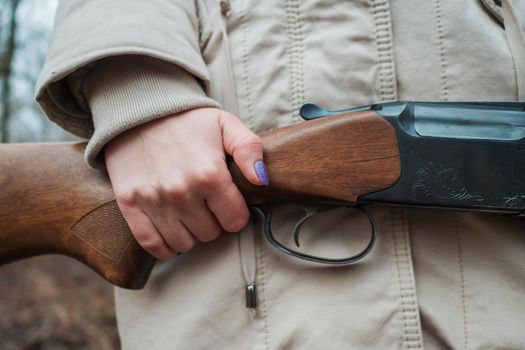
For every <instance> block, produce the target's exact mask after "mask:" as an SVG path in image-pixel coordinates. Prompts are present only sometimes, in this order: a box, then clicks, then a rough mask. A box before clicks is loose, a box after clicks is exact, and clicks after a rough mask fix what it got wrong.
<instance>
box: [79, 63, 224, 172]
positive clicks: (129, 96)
mask: <svg viewBox="0 0 525 350" xmlns="http://www.w3.org/2000/svg"><path fill="white" fill-rule="evenodd" d="M82 91H83V94H84V95H85V97H86V99H87V101H88V103H89V107H90V109H91V112H92V115H93V124H94V128H95V131H94V133H93V136H92V137H91V139H90V141H89V143H88V145H87V148H86V154H85V157H86V161H87V162H88V164H89V165H91V166H93V167H96V168H100V167H102V166H103V164H104V159H103V155H102V153H103V152H102V150H103V147H104V146H105V145H106V144H107V143H108V142H109V141H111V140H112V139H113V138H115V137H116V136H117V135H119V134H121V133H123V132H124V131H126V130H129V129H131V128H133V127H135V126H138V125H141V124H144V123H147V122H149V121H152V120H155V119H158V118H162V117H165V116H168V115H172V114H175V113H180V112H184V111H187V110H190V109H194V108H200V107H218V103H217V102H216V101H215V100H213V99H211V98H209V97H207V96H206V94H205V93H204V90H203V88H202V86H201V85H200V84H199V81H198V80H197V79H196V78H195V77H194V76H193V75H191V74H190V73H188V72H187V71H186V70H184V69H182V68H180V67H178V66H177V65H174V64H171V63H168V62H164V61H162V60H158V59H155V58H150V57H146V56H116V57H109V58H106V59H103V60H101V61H99V62H98V63H97V64H96V65H95V66H94V67H93V68H92V70H91V71H90V73H89V74H88V76H87V77H86V78H85V80H84V81H83V86H82Z"/></svg>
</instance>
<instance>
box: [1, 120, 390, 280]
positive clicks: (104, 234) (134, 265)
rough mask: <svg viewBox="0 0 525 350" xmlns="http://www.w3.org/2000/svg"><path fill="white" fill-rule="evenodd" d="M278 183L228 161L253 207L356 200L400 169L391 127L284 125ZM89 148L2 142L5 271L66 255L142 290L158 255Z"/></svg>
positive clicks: (380, 123) (268, 139)
mask: <svg viewBox="0 0 525 350" xmlns="http://www.w3.org/2000/svg"><path fill="white" fill-rule="evenodd" d="M261 137H262V139H263V143H264V145H265V155H264V157H265V162H266V164H267V166H268V169H269V173H270V180H271V185H270V186H268V187H264V188H263V187H259V186H253V185H250V184H248V183H247V181H246V180H245V179H244V178H243V177H242V175H241V173H240V171H239V169H238V168H237V167H236V166H235V164H234V163H233V162H232V161H231V160H230V161H229V164H228V165H229V169H230V171H231V172H232V176H233V179H234V182H235V183H236V184H237V185H238V187H239V188H240V190H241V192H242V193H243V194H244V196H245V198H246V200H247V202H248V203H249V204H257V203H263V202H268V201H272V200H284V199H287V200H306V199H318V198H324V199H332V200H339V201H345V202H350V203H355V202H356V201H357V198H358V197H359V195H361V194H365V193H368V192H372V191H375V190H379V189H383V188H386V187H388V186H390V185H391V184H393V183H394V182H395V181H396V180H397V178H398V177H399V173H400V166H399V154H398V149H397V142H396V135H395V131H394V129H393V127H392V126H391V125H390V124H389V123H388V122H387V121H386V120H384V119H383V118H381V117H379V116H378V115H377V114H376V113H375V112H373V111H366V112H357V113H353V114H347V115H341V116H337V117H331V118H324V119H319V120H315V121H310V122H305V123H301V124H296V125H292V126H289V127H285V128H281V129H276V130H273V131H270V132H267V133H264V134H262V135H261ZM84 148H85V144H83V143H63V144H3V145H0V186H1V187H0V188H1V191H0V265H1V264H6V263H9V262H12V261H15V260H19V259H23V258H27V257H31V256H35V255H40V254H50V253H58V254H64V255H68V256H71V257H73V258H75V259H77V260H79V261H81V262H82V263H84V264H86V265H88V266H89V267H91V268H92V269H94V270H95V271H97V272H98V273H99V274H100V275H102V276H103V277H104V278H105V279H107V280H108V281H109V282H111V283H113V284H114V285H117V286H120V287H123V288H130V289H139V288H142V287H143V286H144V284H145V283H146V281H147V278H148V276H149V273H150V271H151V269H152V267H153V265H154V262H155V259H154V258H153V257H152V256H150V255H149V254H148V253H146V252H145V251H144V250H142V248H140V246H139V245H138V244H137V242H136V241H135V239H134V238H133V236H132V234H131V232H130V230H129V227H128V226H127V224H126V222H125V221H124V218H123V217H122V215H121V213H120V211H119V209H118V206H117V204H116V202H115V199H114V194H113V191H112V188H111V185H110V182H109V179H108V177H107V174H106V173H105V172H103V171H97V170H94V169H91V168H89V167H88V166H87V165H86V164H85V163H84V160H83V152H84Z"/></svg>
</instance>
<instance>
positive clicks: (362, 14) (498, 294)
mask: <svg viewBox="0 0 525 350" xmlns="http://www.w3.org/2000/svg"><path fill="white" fill-rule="evenodd" d="M506 1H508V2H506ZM498 4H499V2H498V1H493V0H483V1H482V0H433V1H422V0H392V1H387V0H352V1H340V0H323V1H321V0H281V1H277V0H267V1H255V0H221V1H219V0H196V1H190V0H154V1H140V0H135V1H132V0H127V1H124V0H90V1H84V0H67V1H63V2H62V3H61V4H60V7H59V10H58V13H57V19H56V25H55V31H54V34H53V38H52V41H51V46H50V52H49V56H48V59H47V62H46V64H45V66H44V69H43V71H42V74H41V77H40V79H39V81H38V86H37V99H38V101H39V102H40V104H41V106H42V108H43V109H44V110H45V111H46V113H47V114H48V115H49V117H50V118H51V119H52V120H54V121H56V122H57V123H58V124H60V125H61V126H63V127H64V128H65V129H67V130H69V131H71V132H73V133H76V134H78V135H80V136H83V137H86V138H89V137H91V140H90V143H89V147H88V151H87V154H86V156H87V159H88V161H89V162H90V164H92V165H100V164H101V163H100V158H99V157H97V156H98V154H99V153H100V151H101V149H102V147H103V146H104V144H105V143H107V142H108V141H109V140H111V138H112V137H114V136H115V135H118V134H119V133H120V132H122V131H124V130H126V129H129V128H131V127H133V126H135V125H139V124H141V123H145V122H147V121H149V120H152V119H154V118H159V117H162V116H164V115H168V114H172V113H175V112H179V111H182V110H186V109H190V108H195V107H198V106H213V105H221V106H222V107H223V108H225V109H227V110H230V111H233V112H235V113H236V114H238V115H239V116H240V117H241V118H242V119H243V120H244V122H245V123H246V124H247V125H248V126H249V127H251V128H252V129H254V130H257V131H261V130H265V129H269V128H272V127H278V126H281V125H285V124H290V123H294V122H298V121H299V118H298V108H299V107H300V106H301V104H302V103H304V102H306V101H310V102H314V103H317V104H320V105H322V106H325V107H327V108H329V109H341V108H347V107H351V106H357V105H364V104H370V103H373V102H380V101H389V100H509V101H513V100H517V99H522V100H524V99H525V63H524V58H525V44H524V42H525V41H524V38H525V1H523V0H504V3H503V7H502V6H500V5H498ZM371 211H372V213H373V215H374V216H375V218H376V220H377V223H378V228H379V239H378V242H377V245H376V248H375V249H374V251H373V252H372V253H371V255H370V256H369V257H367V259H366V260H365V261H363V262H362V263H359V264H357V265H353V266H349V267H339V268H333V267H319V266H317V265H313V264H311V263H306V262H301V261H297V260H295V259H293V258H290V257H288V256H284V255H283V254H282V253H279V252H277V251H276V250H274V249H273V248H271V247H269V246H268V245H267V244H266V243H265V242H264V241H263V240H261V239H260V237H259V236H258V235H255V240H253V238H254V236H253V235H252V234H251V233H250V232H249V231H250V230H247V231H246V232H243V233H241V234H240V235H223V236H221V237H220V238H219V239H218V240H216V241H214V242H212V243H209V244H202V245H200V246H198V247H196V248H195V249H193V250H192V251H191V252H189V253H186V254H184V255H183V256H181V257H179V258H177V259H175V260H174V261H172V262H169V263H166V264H163V265H161V266H158V269H157V270H156V273H155V275H154V276H153V277H152V279H151V280H150V282H149V284H148V285H147V287H146V288H145V289H144V290H142V291H139V292H133V291H126V290H117V291H116V295H117V313H118V320H119V331H120V334H121V337H122V344H123V348H124V349H210V348H213V349H346V348H351V349H353V348H356V349H408V348H410V349H418V348H423V346H424V347H425V348H427V349H450V348H453V349H462V348H464V349H495V348H500V349H503V348H504V349H520V348H525V336H524V332H523V329H524V328H525V292H524V290H525V254H524V252H525V232H524V229H525V224H524V223H523V222H522V221H519V220H515V219H509V218H503V217H499V216H489V215H477V214H471V213H450V212H444V211H432V210H419V209H401V208H389V207H374V208H371ZM335 215H336V217H335V218H334V217H332V218H331V219H330V220H324V221H321V222H320V223H318V226H320V227H321V228H322V229H323V230H325V231H327V232H339V231H341V230H342V226H343V225H342V223H343V222H345V221H347V219H345V216H343V214H335ZM283 225H284V224H283ZM350 226H351V227H352V229H353V230H357V231H360V230H364V229H366V228H362V227H360V226H359V225H351V223H350ZM253 281H255V283H256V285H257V286H258V291H259V295H258V297H259V307H258V308H257V311H256V312H255V313H252V312H249V310H247V309H246V307H245V303H244V300H245V291H244V286H245V284H246V283H251V282H253Z"/></svg>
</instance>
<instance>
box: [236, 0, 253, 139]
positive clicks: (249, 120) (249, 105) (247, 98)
mask: <svg viewBox="0 0 525 350" xmlns="http://www.w3.org/2000/svg"><path fill="white" fill-rule="evenodd" d="M246 3H247V2H245V3H244V6H246ZM244 6H242V7H241V9H240V13H239V17H240V21H241V50H242V62H241V67H242V81H243V83H244V89H243V90H244V99H243V100H244V102H245V105H246V114H247V115H246V116H245V120H244V121H245V123H246V126H247V127H248V128H250V129H253V128H254V125H253V124H254V123H253V102H252V101H253V100H252V88H251V85H250V75H249V74H248V62H250V61H249V60H248V48H247V37H248V26H247V21H246V8H245V7H244Z"/></svg>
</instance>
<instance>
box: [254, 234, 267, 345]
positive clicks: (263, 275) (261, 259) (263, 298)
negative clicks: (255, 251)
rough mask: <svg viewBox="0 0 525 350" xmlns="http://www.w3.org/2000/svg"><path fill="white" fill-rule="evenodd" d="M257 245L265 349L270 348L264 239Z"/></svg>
mask: <svg viewBox="0 0 525 350" xmlns="http://www.w3.org/2000/svg"><path fill="white" fill-rule="evenodd" d="M257 243H258V246H259V254H260V256H259V258H258V259H257V263H258V264H259V266H258V267H257V270H258V271H259V277H260V280H261V292H260V294H259V295H260V296H261V301H262V302H261V310H262V317H263V320H264V348H265V349H266V350H270V332H269V327H268V308H267V307H266V259H265V258H266V254H265V247H264V243H265V242H264V240H262V239H260V240H259V241H258V242H257Z"/></svg>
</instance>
